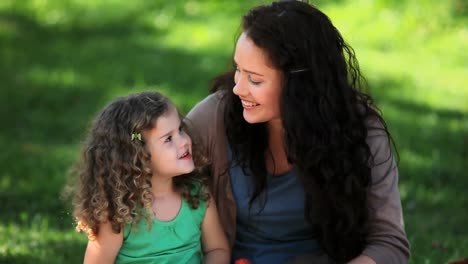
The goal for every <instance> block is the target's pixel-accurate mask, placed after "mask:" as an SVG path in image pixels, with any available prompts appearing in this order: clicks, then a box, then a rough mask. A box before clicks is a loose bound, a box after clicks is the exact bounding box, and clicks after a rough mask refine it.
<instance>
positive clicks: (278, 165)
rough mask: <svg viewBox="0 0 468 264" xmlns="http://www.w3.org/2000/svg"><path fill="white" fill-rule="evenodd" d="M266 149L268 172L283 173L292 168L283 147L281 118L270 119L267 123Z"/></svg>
mask: <svg viewBox="0 0 468 264" xmlns="http://www.w3.org/2000/svg"><path fill="white" fill-rule="evenodd" d="M267 129H268V150H267V153H266V154H265V165H266V168H267V171H268V173H270V174H273V175H279V174H284V173H286V172H288V171H290V170H291V169H292V164H290V163H289V162H288V158H287V155H286V149H285V147H284V129H283V124H282V122H281V120H272V121H270V122H268V124H267Z"/></svg>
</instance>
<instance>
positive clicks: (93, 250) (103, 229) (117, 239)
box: [83, 222, 123, 264]
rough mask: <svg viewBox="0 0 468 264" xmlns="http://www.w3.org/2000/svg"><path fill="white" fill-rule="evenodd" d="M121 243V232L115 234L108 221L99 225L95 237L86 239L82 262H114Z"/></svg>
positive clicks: (86, 263) (88, 263) (104, 263)
mask: <svg viewBox="0 0 468 264" xmlns="http://www.w3.org/2000/svg"><path fill="white" fill-rule="evenodd" d="M122 243H123V232H122V231H120V233H118V234H116V233H114V231H112V227H111V224H110V223H109V222H107V223H103V224H101V225H100V226H99V233H98V234H97V236H96V238H95V239H93V240H89V241H88V246H87V247H86V253H85V256H84V262H83V263H84V264H94V263H96V264H101V263H103V264H106V263H109V264H110V263H114V260H115V257H116V256H117V253H118V252H119V250H120V247H121V246H122Z"/></svg>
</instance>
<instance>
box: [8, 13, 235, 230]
mask: <svg viewBox="0 0 468 264" xmlns="http://www.w3.org/2000/svg"><path fill="white" fill-rule="evenodd" d="M0 23H3V24H8V25H9V27H10V28H11V29H12V30H11V32H10V34H8V35H0V69H1V71H0V78H1V79H2V89H0V107H1V109H0V110H2V111H1V113H0V115H1V116H0V117H1V120H2V124H0V128H1V132H0V143H1V144H2V147H3V149H2V152H1V153H0V163H1V164H2V166H1V168H0V176H1V181H0V204H2V211H3V213H2V214H1V216H0V223H1V222H3V223H6V222H18V221H20V218H21V217H20V214H22V213H23V215H24V213H27V215H29V216H33V215H36V214H41V215H44V216H48V217H49V219H50V224H51V225H52V226H53V227H54V228H65V229H69V228H70V227H71V226H70V225H68V224H62V222H63V221H62V219H63V217H67V216H68V215H67V212H68V211H69V210H70V209H68V206H67V205H66V204H64V203H63V202H61V201H60V200H59V199H58V198H59V195H60V191H61V189H62V186H63V184H64V182H65V178H66V176H65V174H66V171H67V169H68V167H69V166H70V165H71V164H72V162H73V161H74V160H75V158H76V153H77V144H79V142H80V141H81V140H82V139H83V138H84V134H85V131H86V128H87V124H88V123H89V122H90V120H91V119H92V116H93V115H94V113H95V112H96V111H97V110H98V109H100V108H101V107H103V105H104V104H105V103H107V102H108V101H109V100H111V99H113V98H115V97H116V95H122V94H126V93H128V92H132V91H133V92H135V91H140V90H151V89H158V90H162V91H163V92H164V93H165V94H168V95H169V96H170V97H175V98H176V100H175V101H176V104H179V105H181V107H182V109H183V110H184V111H188V110H189V109H190V107H191V106H192V105H193V103H194V102H196V101H197V100H199V99H200V98H201V97H202V96H203V95H204V94H206V93H207V92H206V91H207V83H208V81H209V79H210V78H211V77H212V76H213V72H217V71H219V70H220V69H223V68H224V67H220V65H227V63H226V62H227V61H228V59H227V57H225V56H224V55H217V54H216V51H213V52H212V53H211V54H210V56H209V57H206V56H205V55H203V54H193V53H190V52H188V51H184V50H177V49H171V48H168V47H165V46H163V45H161V43H159V42H158V37H159V36H161V34H162V33H161V32H158V31H156V30H154V29H149V28H147V27H145V26H142V27H139V26H138V25H132V24H131V23H130V22H129V21H127V20H123V21H120V22H116V23H113V24H110V25H103V26H100V27H99V28H98V29H89V30H88V29H83V28H78V29H74V28H68V29H56V28H48V27H44V26H42V25H39V24H37V23H36V22H35V21H33V20H31V19H28V18H27V17H25V16H21V15H15V14H0ZM177 98H178V99H177ZM67 222H69V221H67Z"/></svg>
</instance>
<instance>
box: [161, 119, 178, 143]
mask: <svg viewBox="0 0 468 264" xmlns="http://www.w3.org/2000/svg"><path fill="white" fill-rule="evenodd" d="M183 125H184V124H183V122H182V121H181V122H180V123H179V126H178V127H177V128H176V129H173V130H171V131H169V132H167V133H166V134H164V135H162V136H161V137H159V139H162V138H165V137H167V136H169V135H170V134H172V133H174V131H176V130H179V128H181V127H182V126H183Z"/></svg>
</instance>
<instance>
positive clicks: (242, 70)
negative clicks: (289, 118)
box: [233, 33, 283, 123]
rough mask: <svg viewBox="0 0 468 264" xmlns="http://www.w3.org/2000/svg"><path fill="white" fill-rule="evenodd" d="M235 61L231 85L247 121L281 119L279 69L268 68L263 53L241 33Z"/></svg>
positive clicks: (258, 121) (281, 76)
mask: <svg viewBox="0 0 468 264" xmlns="http://www.w3.org/2000/svg"><path fill="white" fill-rule="evenodd" d="M234 61H235V63H236V65H237V68H236V74H235V76H234V82H235V83H236V85H235V86H234V88H233V92H234V94H236V95H237V96H239V98H240V100H241V101H242V106H243V108H244V112H243V115H244V119H245V121H247V122H249V123H261V122H274V121H281V116H280V106H279V105H280V94H281V89H282V83H283V81H282V80H283V74H282V73H281V71H279V70H277V69H274V68H272V67H271V66H270V65H271V64H270V63H269V62H268V57H267V54H266V53H265V52H264V51H263V50H262V49H261V48H259V47H257V46H256V45H255V44H254V42H253V41H252V40H251V39H250V38H249V37H248V36H247V35H246V34H245V33H242V35H241V36H240V37H239V39H238V41H237V45H236V51H235V54H234Z"/></svg>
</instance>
